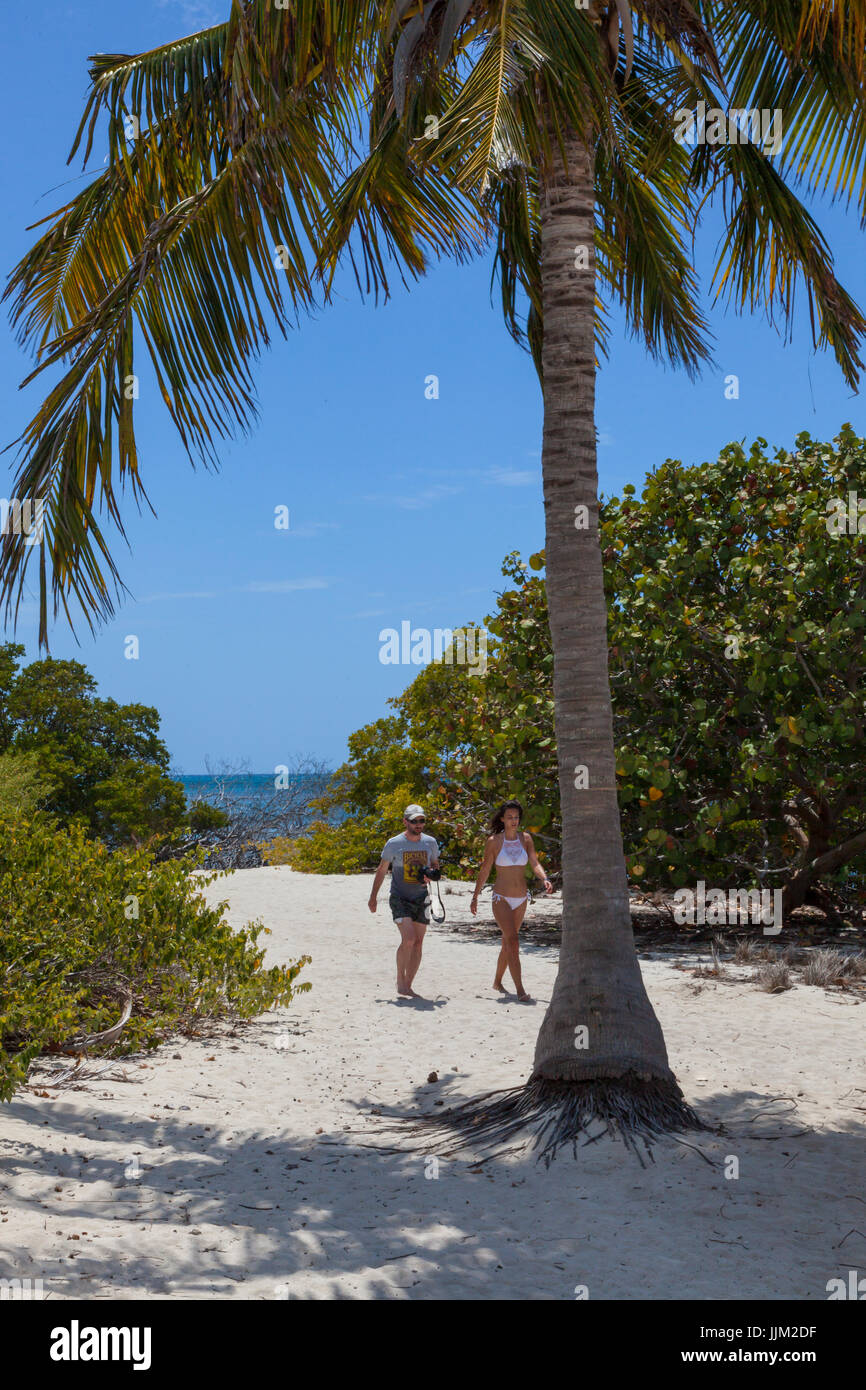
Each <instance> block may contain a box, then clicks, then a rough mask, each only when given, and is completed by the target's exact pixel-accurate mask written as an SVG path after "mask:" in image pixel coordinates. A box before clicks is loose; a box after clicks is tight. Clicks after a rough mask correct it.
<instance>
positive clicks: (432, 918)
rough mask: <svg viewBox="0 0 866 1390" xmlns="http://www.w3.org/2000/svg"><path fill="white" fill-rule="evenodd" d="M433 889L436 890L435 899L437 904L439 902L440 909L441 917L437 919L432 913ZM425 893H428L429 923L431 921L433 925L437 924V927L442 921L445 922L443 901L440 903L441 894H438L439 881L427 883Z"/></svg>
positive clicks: (434, 880)
mask: <svg viewBox="0 0 866 1390" xmlns="http://www.w3.org/2000/svg"><path fill="white" fill-rule="evenodd" d="M434 888H435V889H436V897H437V900H438V902H439V906H440V908H441V909H442V916H441V917H437V916H436V914H435V912H434V911H433V889H434ZM427 892H428V894H429V896H430V921H431V922H435V923H436V924H437V926H438V925H439V923H440V922H444V921H445V904H444V903H443V901H442V894H441V893H440V892H439V880H438V879H435V878H434V879H433V880H432V881H428V883H427Z"/></svg>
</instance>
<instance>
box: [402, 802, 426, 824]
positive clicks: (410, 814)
mask: <svg viewBox="0 0 866 1390" xmlns="http://www.w3.org/2000/svg"><path fill="white" fill-rule="evenodd" d="M403 816H404V819H406V820H414V819H415V817H416V816H424V819H425V820H426V819H427V817H426V815H425V813H424V807H423V806H416V805H415V804H414V802H413V804H412V805H411V806H407V807H406V810H405V811H404V812H403Z"/></svg>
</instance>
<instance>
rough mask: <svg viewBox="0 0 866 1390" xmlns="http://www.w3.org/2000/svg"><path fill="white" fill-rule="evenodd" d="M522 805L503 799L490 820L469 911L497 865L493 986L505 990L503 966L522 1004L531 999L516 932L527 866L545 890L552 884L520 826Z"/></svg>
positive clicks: (475, 906)
mask: <svg viewBox="0 0 866 1390" xmlns="http://www.w3.org/2000/svg"><path fill="white" fill-rule="evenodd" d="M522 816H523V807H522V806H521V804H520V802H519V801H506V802H505V803H504V805H502V806H500V808H499V810H498V811H497V812H496V814H495V815H494V817H493V819H492V821H491V822H490V830H491V834H490V836H489V837H488V840H487V844H486V845H485V847H484V858H483V859H482V861H481V868H480V869H479V871H478V879H477V881H476V884H475V892H474V893H473V895H472V902H471V903H470V904H469V911H470V912H471V913H472V915H473V916H474V915H475V914H476V912H477V911H478V895H479V893H480V892H481V890H482V888H483V887H484V885H485V883H486V882H487V878H488V875H489V873H490V870H491V869H492V868H493V866H494V864H495V865H496V884H495V888H494V892H493V916H494V917H495V918H496V925H497V926H498V927H499V930H500V931H501V932H502V949H501V950H500V952H499V960H498V961H497V963H496V978H495V979H494V981H493V988H494V989H498V990H500V991H501V992H502V993H503V994H504V993H505V986H504V985H503V983H502V977H503V975H504V974H505V967H506V966H508V970H509V973H510V975H511V978H512V980H513V981H514V988H515V989H516V990H517V998H518V999H519V1001H520V1003H521V1004H529V1003H531V1002H532V1000H531V999H530V996H529V995H528V994H527V993H526V990H525V989H524V988H523V979H522V976H521V973H520V947H519V944H518V940H517V933H518V932H519V931H520V926H521V923H522V921H523V918H524V916H525V915H526V908H527V904H528V901H529V897H528V894H527V891H526V866H527V864H528V865H529V867H530V868H531V869H532V872H533V873H534V874H535V875H536V877H537V878H540V879H541V880H542V885H543V887H544V891H545V893H552V892H553V884H552V883H551V882H550V879H549V878H548V877H547V875H546V873H545V872H544V869H543V868H542V867H541V865H540V864H539V862H538V855H537V854H536V852H535V846H534V844H533V843H532V836H531V835H530V834H529V831H528V830H521V829H520V821H521V818H522Z"/></svg>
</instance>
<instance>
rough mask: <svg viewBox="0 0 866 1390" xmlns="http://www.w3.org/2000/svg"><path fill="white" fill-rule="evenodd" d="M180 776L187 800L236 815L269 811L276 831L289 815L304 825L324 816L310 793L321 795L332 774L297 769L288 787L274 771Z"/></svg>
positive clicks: (271, 823) (248, 815) (258, 814)
mask: <svg viewBox="0 0 866 1390" xmlns="http://www.w3.org/2000/svg"><path fill="white" fill-rule="evenodd" d="M176 780H177V781H178V782H180V783H181V784H182V785H183V789H184V791H185V792H186V797H187V802H189V803H192V802H194V801H206V802H209V803H210V805H212V806H219V807H221V808H222V809H223V810H225V811H228V813H229V814H230V815H231V816H232V819H235V818H237V819H245V818H247V817H251V818H257V817H259V816H261V815H266V816H268V817H269V818H270V823H269V827H268V828H272V829H273V830H274V832H275V833H276V832H279V831H280V830H284V829H285V825H284V821H285V820H286V819H289V820H291V821H293V822H296V823H297V824H299V825H301V826H303V825H308V824H309V822H310V821H311V820H314V819H316V818H317V817H319V818H320V817H321V812H317V811H315V810H314V811H310V810H308V808H307V806H306V802H307V800H308V798H310V797H314V796H320V795H321V793H322V792H323V791H324V790H325V787H326V786H327V783H328V780H329V774H326V775H325V776H324V777H319V776H317V775H315V774H311V773H295V774H292V775H290V776H288V777H287V778H286V779H285V780H286V781H287V783H288V785H287V786H285V787H276V786H275V782H276V780H277V778H276V776H275V774H274V773H272V772H239V773H232V774H230V775H227V776H218V775H214V774H213V773H202V774H200V775H196V776H186V775H183V774H179V775H178V776H177V778H176ZM331 819H335V817H333V816H332V817H331ZM336 819H340V817H339V816H337V817H336Z"/></svg>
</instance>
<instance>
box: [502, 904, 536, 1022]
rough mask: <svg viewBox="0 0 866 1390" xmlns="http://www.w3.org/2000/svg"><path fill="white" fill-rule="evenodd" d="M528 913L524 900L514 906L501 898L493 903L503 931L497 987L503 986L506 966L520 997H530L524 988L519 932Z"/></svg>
mask: <svg viewBox="0 0 866 1390" xmlns="http://www.w3.org/2000/svg"><path fill="white" fill-rule="evenodd" d="M525 915H526V903H525V902H523V903H521V904H520V906H519V907H516V908H512V907H509V906H508V903H506V902H503V901H502V900H501V899H499V900H498V901H497V902H495V903H494V904H493V916H494V917H495V918H496V925H497V926H498V927H499V930H500V931H501V932H502V948H501V950H500V952H499V960H498V961H497V963H496V979H495V980H494V982H493V985H494V988H495V989H500V988H501V986H502V976H503V974H504V973H505V968H506V966H507V967H508V971H509V974H510V975H511V978H512V980H513V981H514V988H515V989H516V990H517V997H518V999H523V998H526V999H528V998H529V995H528V994H527V993H526V990H525V989H524V988H523V977H522V975H521V973H520V944H519V940H518V936H517V933H518V932H519V931H520V927H521V924H522V922H523V918H524V917H525Z"/></svg>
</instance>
